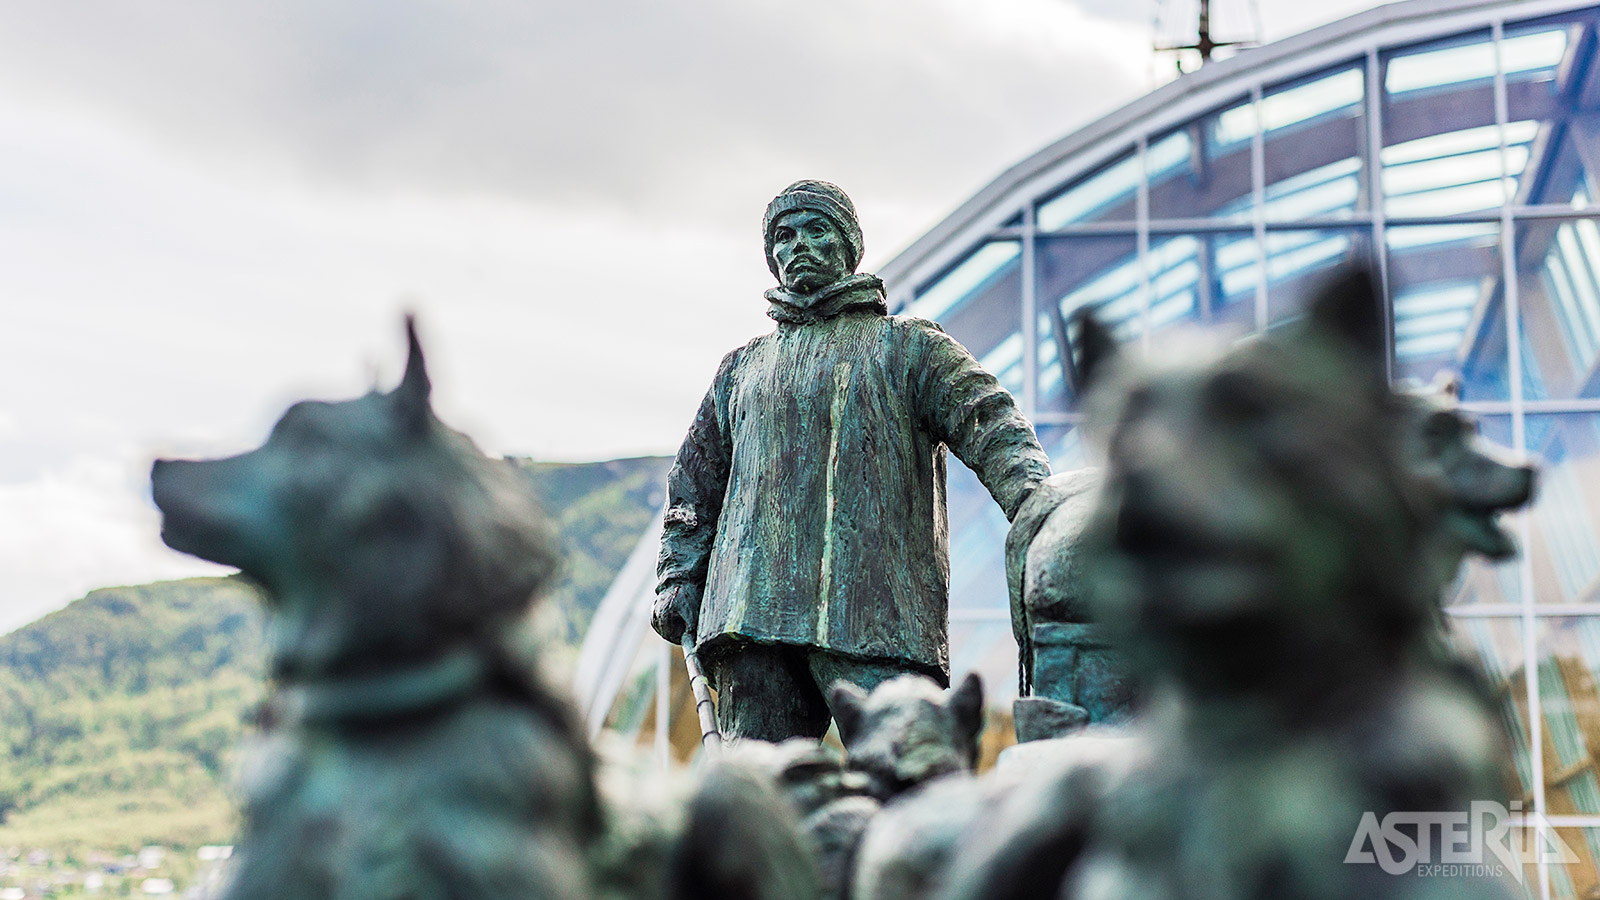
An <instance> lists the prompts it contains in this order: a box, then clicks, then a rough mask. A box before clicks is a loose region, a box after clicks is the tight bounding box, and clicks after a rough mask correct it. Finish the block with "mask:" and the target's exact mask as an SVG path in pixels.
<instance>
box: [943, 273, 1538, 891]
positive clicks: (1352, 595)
mask: <svg viewBox="0 0 1600 900" xmlns="http://www.w3.org/2000/svg"><path fill="white" fill-rule="evenodd" d="M1084 329H1085V332H1086V333H1091V332H1098V333H1099V334H1101V335H1102V336H1104V331H1103V330H1101V329H1099V328H1098V327H1097V326H1095V325H1094V323H1093V321H1092V320H1090V321H1085V323H1084ZM1088 343H1089V342H1086V346H1087V344H1088ZM1127 357H1128V355H1127V354H1123V355H1120V356H1117V357H1115V358H1111V359H1109V360H1102V361H1101V362H1099V363H1098V364H1097V365H1091V366H1088V367H1087V368H1088V370H1089V371H1090V372H1091V373H1098V374H1094V375H1093V377H1092V378H1091V379H1090V382H1091V383H1094V384H1095V386H1094V387H1093V389H1092V390H1091V393H1090V394H1089V398H1088V411H1089V418H1090V421H1091V422H1094V423H1098V424H1099V425H1100V426H1101V428H1102V430H1103V431H1104V433H1105V434H1106V435H1107V439H1108V446H1107V449H1106V456H1107V465H1106V468H1105V469H1104V470H1103V473H1102V479H1103V483H1102V486H1101V489H1100V493H1099V498H1098V500H1097V502H1096V504H1095V508H1094V512H1093V513H1092V514H1091V516H1090V519H1089V522H1088V524H1087V527H1086V528H1085V530H1084V531H1083V533H1082V535H1081V537H1080V540H1081V542H1082V546H1081V552H1082V553H1083V554H1084V571H1085V572H1086V573H1087V584H1086V596H1087V597H1088V600H1089V603H1088V609H1089V612H1090V613H1091V614H1092V616H1093V618H1094V619H1095V621H1097V622H1099V623H1101V624H1102V625H1103V627H1104V628H1105V629H1106V631H1107V632H1108V636H1109V637H1110V639H1111V640H1112V641H1113V642H1114V643H1115V644H1116V645H1117V646H1118V647H1119V648H1121V649H1122V650H1123V651H1124V652H1125V654H1126V656H1125V659H1126V660H1127V663H1126V664H1127V666H1128V668H1129V671H1130V672H1131V673H1132V674H1133V675H1134V676H1135V677H1136V678H1137V679H1138V681H1139V683H1140V684H1141V685H1142V686H1143V687H1144V689H1145V690H1146V691H1147V694H1148V696H1147V700H1146V703H1145V706H1144V708H1143V709H1142V710H1141V712H1140V713H1139V714H1138V715H1137V716H1136V717H1135V718H1134V720H1133V721H1132V723H1131V724H1130V726H1129V729H1128V731H1127V732H1126V734H1127V735H1128V738H1127V743H1125V744H1124V746H1123V747H1122V749H1121V751H1120V752H1118V753H1117V754H1116V755H1114V756H1111V757H1105V758H1101V759H1098V760H1090V761H1088V764H1087V765H1084V764H1073V765H1067V766H1063V767H1061V768H1059V769H1058V770H1057V771H1055V772H1053V773H1050V774H1049V775H1048V776H1047V777H1044V778H1042V779H1040V781H1039V783H1036V784H1035V785H1034V786H1033V789H1031V790H1029V791H1027V792H1021V793H1013V794H1012V795H1011V796H1010V797H1008V798H1006V800H1005V802H1003V803H1001V804H997V805H996V806H995V807H993V808H992V812H991V813H990V814H989V815H988V817H987V818H986V820H985V821H984V822H982V823H981V827H978V826H975V827H973V828H971V829H969V830H968V831H967V832H966V836H967V837H968V838H969V840H968V842H967V844H966V845H965V846H964V847H963V848H962V850H961V852H960V854H959V856H958V859H957V861H956V862H955V864H954V865H953V866H952V869H951V876H950V879H949V881H948V882H947V883H946V884H945V885H944V890H943V892H942V893H940V894H939V895H938V896H940V897H943V898H947V900H957V898H959V900H980V898H982V900H1001V898H1006V900H1023V898H1032V897H1040V896H1050V897H1062V898H1072V900H1134V898H1138V900H1178V898H1217V900H1245V898H1259V897H1294V898H1306V900H1310V898H1326V900H1336V898H1339V900H1343V898H1356V897H1360V898H1418V900H1420V898H1441V900H1442V898H1503V897H1509V896H1513V895H1514V893H1513V891H1512V890H1511V889H1509V886H1508V885H1507V884H1506V883H1505V881H1504V880H1502V879H1501V878H1500V876H1505V878H1514V877H1515V875H1516V873H1517V870H1518V869H1519V868H1520V866H1519V865H1518V864H1517V863H1516V862H1515V860H1514V859H1513V860H1512V861H1511V862H1509V863H1508V864H1505V865H1504V867H1503V868H1502V867H1501V866H1502V863H1503V862H1504V860H1503V858H1502V857H1500V856H1498V855H1496V853H1495V851H1494V849H1493V848H1492V847H1490V846H1489V845H1490V843H1491V842H1493V841H1495V840H1496V838H1495V834H1494V832H1493V823H1492V822H1485V821H1484V820H1482V819H1480V820H1479V822H1478V825H1477V826H1475V827H1478V828H1483V829H1484V831H1481V832H1477V833H1475V834H1474V835H1473V837H1472V840H1474V841H1478V842H1480V843H1475V844H1474V846H1475V847H1480V848H1482V849H1483V852H1482V854H1481V858H1480V859H1479V860H1478V861H1480V862H1483V863H1486V865H1478V866H1456V867H1453V868H1452V867H1448V866H1446V867H1435V868H1431V869H1430V868H1418V867H1417V865H1416V864H1418V863H1421V864H1427V863H1430V862H1432V863H1437V862H1439V861H1440V859H1441V855H1440V854H1441V853H1445V852H1453V851H1445V850H1444V843H1447V842H1448V840H1449V838H1448V837H1444V836H1441V834H1440V832H1439V830H1438V828H1436V827H1434V826H1428V825H1424V826H1422V827H1424V828H1430V829H1432V830H1431V831H1429V832H1428V834H1427V835H1425V836H1422V835H1419V836H1417V837H1418V838H1420V841H1421V842H1420V843H1414V844H1411V846H1412V847H1429V846H1431V847H1433V848H1434V849H1433V850H1421V851H1419V853H1418V854H1413V855H1409V856H1408V855H1407V853H1406V852H1404V851H1403V850H1402V851H1399V852H1397V847H1398V846H1400V844H1399V843H1390V842H1389V841H1388V839H1387V837H1386V836H1385V835H1380V834H1377V833H1376V832H1377V828H1376V825H1375V824H1374V825H1373V828H1372V830H1371V832H1368V831H1366V830H1364V829H1366V827H1367V826H1366V824H1365V823H1367V822H1368V821H1371V822H1373V823H1376V822H1379V821H1389V820H1388V817H1389V816H1390V815H1391V814H1400V815H1410V814H1421V815H1433V816H1444V815H1455V816H1459V821H1460V822H1462V823H1463V824H1465V823H1466V822H1467V820H1468V815H1469V811H1471V810H1472V809H1474V808H1475V807H1474V806H1473V805H1474V804H1480V803H1483V804H1489V803H1493V802H1495V801H1499V802H1500V803H1502V804H1504V801H1505V799H1506V798H1505V797H1504V796H1503V794H1502V788H1503V785H1502V783H1501V780H1500V776H1501V774H1502V772H1503V771H1504V766H1505V763H1506V758H1507V749H1508V748H1507V745H1506V743H1505V736H1504V734H1503V733H1502V731H1501V730H1500V728H1499V726H1498V723H1497V721H1496V711H1495V710H1494V709H1493V708H1492V707H1491V706H1490V704H1489V703H1487V702H1485V698H1484V697H1483V695H1482V693H1481V692H1480V691H1479V690H1477V689H1476V687H1475V685H1474V684H1473V681H1472V679H1470V678H1464V677H1462V674H1461V672H1460V671H1459V670H1458V669H1457V668H1455V667H1454V666H1450V665H1440V658H1439V655H1438V653H1437V652H1436V651H1435V650H1434V649H1433V646H1432V645H1433V643H1434V640H1435V636H1436V635H1437V631H1438V622H1437V618H1438V614H1437V608H1438V594H1439V590H1440V588H1441V587H1442V582H1441V579H1440V574H1441V572H1442V571H1443V570H1444V568H1445V565H1444V563H1445V561H1448V560H1454V561H1455V562H1459V560H1460V559H1461V553H1462V552H1463V547H1465V546H1468V545H1466V544H1464V543H1463V542H1462V541H1460V539H1459V537H1458V536H1456V535H1455V534H1454V533H1453V529H1454V527H1455V526H1453V525H1452V524H1451V522H1452V518H1453V517H1455V516H1458V515H1463V514H1465V512H1464V510H1462V509H1461V508H1459V507H1460V505H1461V504H1463V503H1464V502H1465V501H1467V500H1468V499H1470V498H1471V497H1474V496H1476V497H1478V498H1479V499H1485V500H1492V501H1493V504H1494V505H1495V506H1496V507H1497V508H1505V507H1509V506H1514V505H1516V503H1518V502H1520V501H1521V500H1525V499H1526V497H1527V489H1528V487H1529V486H1530V485H1531V476H1530V475H1529V474H1528V472H1527V470H1525V469H1523V470H1520V474H1519V471H1518V470H1517V467H1507V468H1506V469H1505V470H1503V471H1502V470H1496V471H1495V474H1493V475H1488V476H1485V477H1487V480H1485V478H1484V477H1472V478H1467V479H1466V482H1463V485H1462V487H1463V488H1464V487H1465V484H1466V483H1467V482H1471V483H1474V484H1477V485H1478V486H1479V487H1487V488H1488V490H1487V491H1485V492H1483V493H1482V494H1474V493H1473V492H1470V491H1463V490H1461V489H1457V488H1451V487H1450V486H1449V484H1448V479H1447V478H1445V477H1443V476H1444V473H1447V472H1449V471H1450V470H1451V469H1452V468H1454V466H1455V462H1452V460H1456V461H1460V460H1462V459H1468V458H1469V457H1470V456H1471V448H1470V446H1468V445H1465V444H1462V443H1461V442H1460V435H1459V434H1457V433H1454V432H1449V431H1447V430H1440V432H1439V434H1438V437H1439V438H1440V440H1439V441H1438V442H1437V444H1436V450H1437V451H1438V452H1439V454H1442V455H1440V456H1439V459H1438V465H1432V466H1430V465H1426V464H1425V459H1424V458H1423V455H1419V454H1418V453H1417V452H1416V449H1415V447H1414V446H1412V442H1413V441H1414V440H1415V439H1416V437H1417V435H1418V432H1417V430H1416V429H1417V419H1416V417H1415V413H1416V410H1415V409H1414V408H1411V407H1409V406H1408V404H1409V403H1410V401H1409V400H1408V399H1407V398H1403V397H1400V396H1397V395H1396V394H1395V393H1393V392H1392V391H1391V390H1390V388H1389V386H1388V384H1387V380H1386V377H1385V349H1384V336H1383V318H1382V311H1381V307H1380V306H1379V302H1378V300H1377V296H1376V293H1375V290H1374V288H1373V286H1372V282H1371V280H1370V279H1369V278H1368V277H1367V276H1365V275H1364V274H1361V273H1347V274H1346V275H1345V276H1344V277H1342V278H1340V279H1337V280H1335V281H1333V282H1331V283H1330V284H1329V285H1328V286H1327V287H1326V289H1325V290H1324V291H1323V292H1322V293H1321V294H1320V295H1319V296H1318V297H1317V299H1316V300H1315V301H1314V302H1313V303H1311V304H1310V305H1309V312H1308V314H1307V315H1306V316H1305V317H1304V318H1303V319H1302V320H1301V321H1299V322H1297V323H1295V324H1294V325H1292V326H1289V327H1285V328H1283V329H1280V330H1278V331H1275V332H1273V333H1272V334H1270V335H1269V336H1266V337H1264V338H1262V339H1259V340H1256V341H1251V342H1245V343H1241V344H1239V345H1237V346H1235V347H1233V348H1231V349H1230V350H1228V351H1227V352H1225V353H1222V354H1220V355H1215V356H1194V357H1187V358H1185V357H1183V356H1181V355H1177V356H1174V355H1167V356H1153V357H1152V358H1150V359H1147V360H1143V361H1139V360H1130V359H1128V358H1127ZM1438 424H1441V425H1442V424H1444V423H1442V422H1440V423H1438ZM1457 445H1460V446H1458V447H1457V449H1460V450H1462V451H1463V452H1462V453H1460V454H1457V453H1455V452H1454V451H1452V450H1451V447H1452V446H1457ZM1472 467H1474V468H1476V463H1473V464H1472ZM1462 474H1463V475H1465V474H1466V473H1465V472H1463V473H1462ZM1502 477H1503V478H1504V480H1505V482H1506V484H1508V485H1509V487H1508V488H1507V489H1506V490H1504V491H1502V490H1501V489H1500V488H1501V487H1502V486H1503V485H1502V484H1501V480H1502ZM1475 515H1481V517H1482V518H1483V519H1484V520H1485V521H1487V522H1488V523H1489V524H1490V525H1492V515H1493V514H1492V510H1487V511H1486V510H1481V509H1480V510H1479V511H1478V512H1477V513H1475ZM1484 547H1485V548H1488V547H1489V544H1488V543H1487V542H1485V544H1484ZM1076 740H1078V739H1073V738H1069V739H1066V740H1064V741H1061V742H1059V743H1061V744H1065V745H1071V744H1073V743H1074V741H1076ZM1035 746H1036V747H1037V746H1038V745H1035ZM1041 800H1042V801H1044V802H1040V801H1041ZM1500 809H1501V810H1502V811H1503V810H1504V809H1505V806H1504V805H1502V806H1500ZM1404 827H1409V826H1404ZM1486 832H1487V833H1486ZM1386 834H1392V831H1391V832H1388V833H1386ZM1411 834H1413V835H1414V834H1415V832H1411ZM1500 834H1501V835H1502V836H1503V835H1504V834H1505V832H1504V831H1503V830H1502V831H1501V832H1500ZM1409 839H1410V838H1407V840H1409ZM1461 840H1462V841H1465V840H1466V838H1464V837H1463V838H1461ZM1430 842H1431V843H1430ZM1400 843H1403V841H1402V842H1400ZM1500 849H1501V850H1503V851H1506V852H1507V853H1509V852H1511V847H1510V846H1509V845H1506V844H1504V842H1503V840H1502V844H1501V846H1500ZM1422 854H1427V855H1422ZM1397 857H1398V858H1399V865H1396V864H1395V862H1396V860H1397ZM1445 858H1448V857H1445ZM1406 860H1409V862H1406Z"/></svg>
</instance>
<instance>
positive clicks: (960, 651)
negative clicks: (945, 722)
mask: <svg viewBox="0 0 1600 900" xmlns="http://www.w3.org/2000/svg"><path fill="white" fill-rule="evenodd" d="M1009 616H1010V613H1009V612H1006V617H1005V618H1001V619H997V620H995V621H981V622H974V621H956V622H952V623H951V624H950V683H951V684H959V683H960V680H961V679H962V678H964V677H966V674H967V673H968V672H976V673H978V677H980V678H982V679H983V700H984V705H985V706H987V707H988V708H990V709H993V708H995V707H997V706H1003V707H1009V706H1010V705H1011V701H1012V700H1013V699H1015V697H1016V696H1017V642H1016V639H1015V638H1013V637H1012V636H1011V619H1010V618H1009ZM991 724H992V722H991ZM983 737H984V743H985V745H987V744H988V743H989V742H990V741H993V740H994V739H995V738H996V737H997V735H993V734H989V733H988V731H987V729H986V730H985V733H984V735H983ZM1009 737H1010V740H1007V741H1006V744H1012V743H1015V742H1016V740H1015V735H1010V736H1009Z"/></svg>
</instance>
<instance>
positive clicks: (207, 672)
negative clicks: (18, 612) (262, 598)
mask: <svg viewBox="0 0 1600 900" xmlns="http://www.w3.org/2000/svg"><path fill="white" fill-rule="evenodd" d="M262 656H263V654H262V637H261V625H260V617H259V614H258V612H257V610H256V599H255V592H254V590H253V589H252V588H251V587H250V586H249V585H247V584H246V583H245V582H243V581H242V580H240V579H237V578H198V579H190V580H187V581H177V582H166V583H161V584H152V585H144V586H139V587H121V588H107V589H104V590H98V591H95V592H93V593H91V594H89V596H87V597H85V598H83V599H82V600H79V601H77V602H75V603H73V604H71V605H70V606H68V607H67V608H66V609H63V610H61V611H59V612H56V613H52V614H51V615H48V616H46V617H44V618H43V619H40V620H39V621H37V622H35V623H33V624H32V625H29V626H26V627H24V628H22V629H20V630H18V631H15V632H13V633H11V634H9V635H6V636H4V637H0V755H4V756H5V758H6V764H5V765H4V766H0V846H22V847H47V848H50V849H52V850H54V851H55V852H57V853H62V854H67V855H69V856H78V857H80V858H81V856H82V854H83V853H84V852H86V851H90V850H105V851H121V852H130V851H135V850H138V849H139V847H141V846H143V845H145V844H152V843H164V844H170V845H175V846H179V847H194V846H199V845H200V844H204V843H217V842H224V843H225V842H226V839H227V838H228V837H229V835H230V834H232V831H233V819H232V811H231V804H230V803H229V800H228V797H227V794H226V792H225V791H224V789H223V787H222V785H224V784H226V783H227V780H228V778H227V772H228V768H229V762H230V760H231V752H232V749H233V747H234V745H235V744H236V743H237V741H238V738H239V735H240V732H241V730H242V722H243V719H244V716H245V714H246V711H247V710H248V709H249V708H250V707H251V706H252V705H253V704H254V703H255V702H256V701H257V700H258V698H259V697H260V696H261V680H262Z"/></svg>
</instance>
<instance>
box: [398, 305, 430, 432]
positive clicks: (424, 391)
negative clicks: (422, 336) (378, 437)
mask: <svg viewBox="0 0 1600 900" xmlns="http://www.w3.org/2000/svg"><path fill="white" fill-rule="evenodd" d="M406 344H407V349H406V373H405V375H403V376H401V378H400V386H399V387H397V388H395V389H394V393H393V394H390V395H389V396H390V397H392V398H394V411H395V416H396V418H397V419H398V420H399V422H400V426H401V430H402V431H404V432H405V433H406V434H413V435H417V434H422V433H423V432H424V431H426V430H427V427H428V422H429V421H430V420H431V419H432V418H433V409H432V408H431V407H430V406H429V405H428V401H429V396H430V395H431V394H432V393H433V382H432V381H430V380H428V366H427V361H426V360H424V359H423V358H422V342H421V341H418V340H417V319H416V317H415V316H413V315H409V314H408V315H407V316H406Z"/></svg>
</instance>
